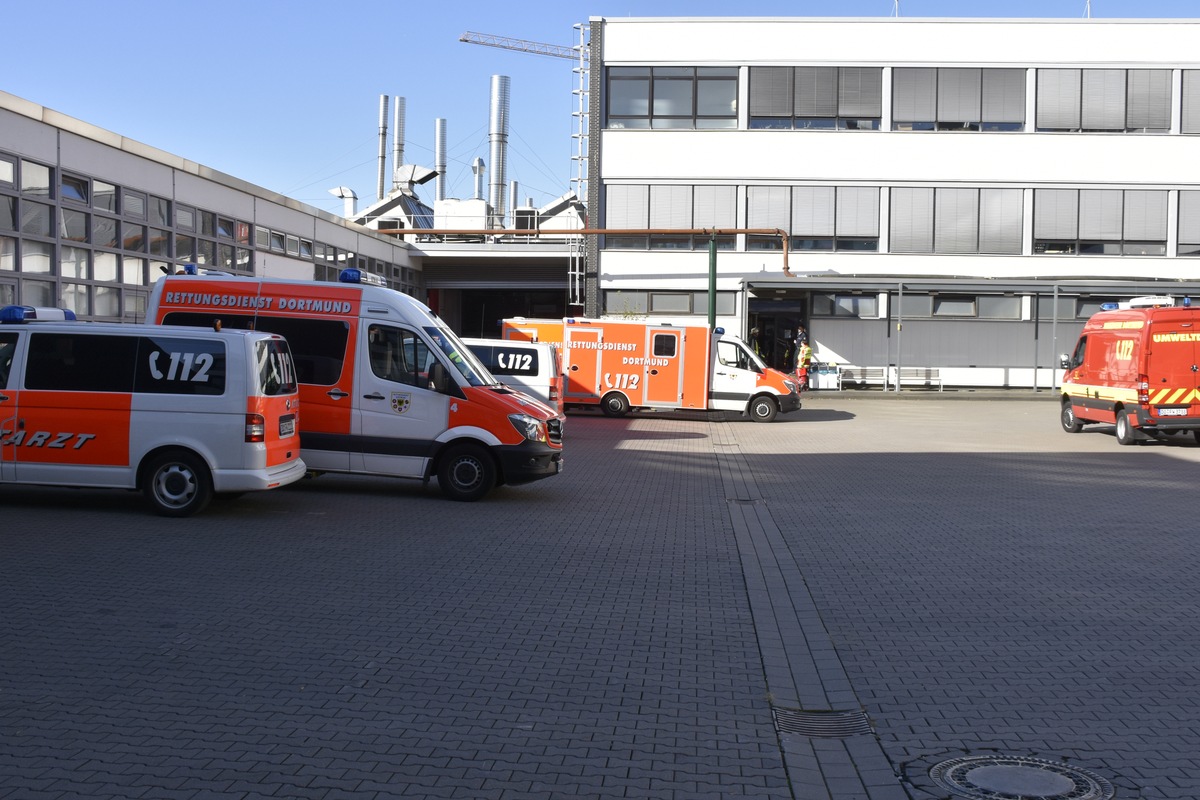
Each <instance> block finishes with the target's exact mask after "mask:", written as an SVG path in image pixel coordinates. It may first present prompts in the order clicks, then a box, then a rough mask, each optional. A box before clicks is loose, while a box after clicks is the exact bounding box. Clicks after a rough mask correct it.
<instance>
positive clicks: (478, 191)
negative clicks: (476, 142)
mask: <svg viewBox="0 0 1200 800" xmlns="http://www.w3.org/2000/svg"><path fill="white" fill-rule="evenodd" d="M471 172H473V173H475V199H476V200H482V199H483V173H484V172H486V170H485V169H484V167H483V159H482V158H480V157H479V156H475V160H474V161H472V162H471Z"/></svg>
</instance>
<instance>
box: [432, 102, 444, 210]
mask: <svg viewBox="0 0 1200 800" xmlns="http://www.w3.org/2000/svg"><path fill="white" fill-rule="evenodd" d="M433 169H434V170H435V171H436V172H437V183H436V184H435V186H436V188H437V192H436V194H435V195H434V198H435V199H437V200H445V199H446V120H444V119H437V120H434V122H433Z"/></svg>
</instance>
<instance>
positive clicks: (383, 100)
mask: <svg viewBox="0 0 1200 800" xmlns="http://www.w3.org/2000/svg"><path fill="white" fill-rule="evenodd" d="M387 112H388V96H387V95H386V94H381V95H379V180H378V181H376V182H375V187H376V194H377V195H378V196H379V197H378V199H380V200H382V199H383V179H384V176H385V175H387Z"/></svg>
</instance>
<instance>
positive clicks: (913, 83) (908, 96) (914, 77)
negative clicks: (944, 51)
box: [892, 67, 937, 122]
mask: <svg viewBox="0 0 1200 800" xmlns="http://www.w3.org/2000/svg"><path fill="white" fill-rule="evenodd" d="M892 119H893V120H895V121H896V122H933V121H934V120H935V119H937V70H936V69H932V68H929V67H897V68H896V69H894V70H892Z"/></svg>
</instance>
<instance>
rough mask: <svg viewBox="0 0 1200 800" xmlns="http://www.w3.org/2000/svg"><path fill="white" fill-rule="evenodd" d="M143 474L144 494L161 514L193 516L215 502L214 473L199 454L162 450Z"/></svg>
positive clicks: (167, 515) (156, 511) (157, 512)
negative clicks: (211, 472)
mask: <svg viewBox="0 0 1200 800" xmlns="http://www.w3.org/2000/svg"><path fill="white" fill-rule="evenodd" d="M142 476H143V479H142V494H143V495H144V496H145V497H146V501H147V502H148V503H150V507H151V508H153V509H154V512H155V513H156V514H159V515H161V516H164V517H190V516H191V515H192V514H197V513H199V512H201V511H203V510H204V509H205V508H207V507H208V504H209V502H211V501H212V497H213V489H212V475H211V474H210V473H209V471H208V465H207V464H205V463H204V459H202V458H200V457H199V456H197V455H196V454H195V453H190V452H187V451H185V450H173V451H169V452H166V453H160V454H159V455H157V456H155V457H154V458H153V459H152V460H151V461H150V462H148V463H147V464H146V467H145V470H144V471H143V472H142Z"/></svg>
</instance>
